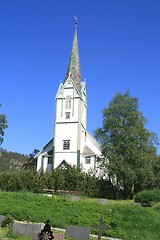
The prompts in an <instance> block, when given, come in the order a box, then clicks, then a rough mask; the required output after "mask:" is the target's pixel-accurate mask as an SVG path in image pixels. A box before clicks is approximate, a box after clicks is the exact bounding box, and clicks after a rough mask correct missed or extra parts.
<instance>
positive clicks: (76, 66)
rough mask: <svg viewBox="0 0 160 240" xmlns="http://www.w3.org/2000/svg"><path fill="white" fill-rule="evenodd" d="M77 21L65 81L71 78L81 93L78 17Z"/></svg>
mask: <svg viewBox="0 0 160 240" xmlns="http://www.w3.org/2000/svg"><path fill="white" fill-rule="evenodd" d="M74 19H75V30H74V38H73V43H72V49H71V54H70V59H69V64H68V68H67V73H66V76H65V80H64V81H66V79H67V78H68V77H70V78H71V79H72V80H73V82H74V84H75V86H76V87H77V89H78V90H79V91H80V88H81V74H80V61H79V53H78V37H77V27H78V20H77V18H76V17H74Z"/></svg>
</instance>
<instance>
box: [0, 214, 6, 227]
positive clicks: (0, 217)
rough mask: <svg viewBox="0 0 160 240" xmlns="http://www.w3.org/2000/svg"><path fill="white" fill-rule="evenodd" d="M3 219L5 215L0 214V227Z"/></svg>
mask: <svg viewBox="0 0 160 240" xmlns="http://www.w3.org/2000/svg"><path fill="white" fill-rule="evenodd" d="M4 219H5V216H3V215H0V227H1V223H2V222H3V220H4Z"/></svg>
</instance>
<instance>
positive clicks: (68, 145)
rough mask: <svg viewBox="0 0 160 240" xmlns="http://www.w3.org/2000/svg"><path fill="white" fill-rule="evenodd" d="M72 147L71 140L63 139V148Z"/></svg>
mask: <svg viewBox="0 0 160 240" xmlns="http://www.w3.org/2000/svg"><path fill="white" fill-rule="evenodd" d="M69 149H70V140H63V150H69Z"/></svg>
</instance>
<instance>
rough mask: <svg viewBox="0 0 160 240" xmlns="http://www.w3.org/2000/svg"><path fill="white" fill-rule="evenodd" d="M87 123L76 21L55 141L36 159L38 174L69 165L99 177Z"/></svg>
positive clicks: (60, 90)
mask: <svg viewBox="0 0 160 240" xmlns="http://www.w3.org/2000/svg"><path fill="white" fill-rule="evenodd" d="M86 121H87V96H86V85H85V82H84V81H82V79H81V72H80V61H79V52H78V36H77V20H76V23H75V29H74V37H73V43H72V48H71V53H70V58H69V63H68V67H67V71H66V75H65V77H64V81H63V83H60V86H59V88H58V91H57V94H56V97H55V118H54V137H53V139H51V140H50V141H49V142H48V143H47V144H46V145H45V146H44V147H43V148H42V150H41V151H40V152H39V153H38V154H37V155H36V156H35V158H37V172H38V173H40V172H42V171H46V170H47V171H53V170H54V169H56V168H58V167H63V166H67V165H68V164H70V165H72V166H76V167H80V168H81V169H82V170H83V171H85V172H92V173H94V174H95V173H97V162H96V159H97V157H99V156H100V155H101V150H100V146H99V144H98V142H97V141H96V140H95V139H94V138H93V137H92V136H91V135H90V134H89V133H88V132H87V130H86Z"/></svg>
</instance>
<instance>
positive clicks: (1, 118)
mask: <svg viewBox="0 0 160 240" xmlns="http://www.w3.org/2000/svg"><path fill="white" fill-rule="evenodd" d="M0 107H1V104H0ZM7 127H8V126H7V120H6V116H5V115H4V114H0V145H1V144H2V142H3V136H4V130H5V129H6V128H7Z"/></svg>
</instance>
